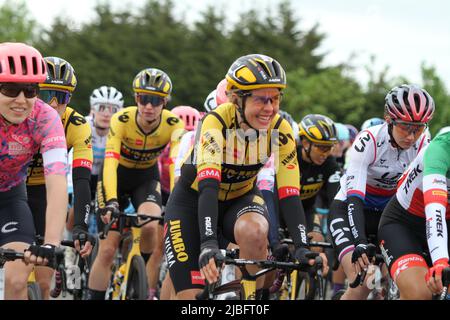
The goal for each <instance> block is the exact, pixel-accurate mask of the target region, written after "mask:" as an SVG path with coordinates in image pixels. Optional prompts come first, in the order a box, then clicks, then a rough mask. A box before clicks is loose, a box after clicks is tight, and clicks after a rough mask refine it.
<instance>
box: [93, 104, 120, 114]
mask: <svg viewBox="0 0 450 320" xmlns="http://www.w3.org/2000/svg"><path fill="white" fill-rule="evenodd" d="M120 109H121V108H119V107H118V106H116V105H112V104H96V105H95V106H94V110H95V111H96V112H105V111H106V112H109V113H116V112H117V111H119V110H120Z"/></svg>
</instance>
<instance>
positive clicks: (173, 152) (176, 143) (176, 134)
mask: <svg viewBox="0 0 450 320" xmlns="http://www.w3.org/2000/svg"><path fill="white" fill-rule="evenodd" d="M185 132H186V131H185V130H184V124H183V122H182V121H181V120H180V121H179V122H178V123H176V124H175V126H174V129H173V131H172V135H171V137H170V153H169V158H170V164H169V177H170V191H172V189H173V187H174V186H175V161H176V158H177V155H178V152H179V149H180V141H181V138H182V137H183V134H184V133H185Z"/></svg>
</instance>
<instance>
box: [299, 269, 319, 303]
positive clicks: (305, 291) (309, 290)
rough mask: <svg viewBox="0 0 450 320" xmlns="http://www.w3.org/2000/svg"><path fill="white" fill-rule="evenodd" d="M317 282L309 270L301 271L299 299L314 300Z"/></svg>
mask: <svg viewBox="0 0 450 320" xmlns="http://www.w3.org/2000/svg"><path fill="white" fill-rule="evenodd" d="M316 289H317V283H316V280H315V279H314V278H311V277H310V276H309V274H308V273H307V272H299V273H298V280H297V290H298V291H297V294H296V297H297V300H314V298H315V297H316Z"/></svg>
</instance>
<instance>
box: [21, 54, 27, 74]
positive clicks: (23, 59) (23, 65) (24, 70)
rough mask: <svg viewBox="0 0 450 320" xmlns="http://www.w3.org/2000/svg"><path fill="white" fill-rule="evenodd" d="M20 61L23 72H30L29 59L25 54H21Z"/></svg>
mask: <svg viewBox="0 0 450 320" xmlns="http://www.w3.org/2000/svg"><path fill="white" fill-rule="evenodd" d="M20 63H21V64H22V74H23V75H26V74H28V70H27V59H26V58H25V56H20Z"/></svg>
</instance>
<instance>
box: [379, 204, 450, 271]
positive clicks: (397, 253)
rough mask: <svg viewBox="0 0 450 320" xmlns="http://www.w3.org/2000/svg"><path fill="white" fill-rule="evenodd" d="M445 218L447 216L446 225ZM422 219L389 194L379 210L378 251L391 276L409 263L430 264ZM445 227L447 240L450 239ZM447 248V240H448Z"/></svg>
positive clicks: (408, 266)
mask: <svg viewBox="0 0 450 320" xmlns="http://www.w3.org/2000/svg"><path fill="white" fill-rule="evenodd" d="M448 223H449V220H447V225H448ZM425 228H426V226H425V219H424V218H421V217H418V216H414V215H412V214H410V213H409V212H408V211H407V210H405V209H404V208H403V207H402V206H401V205H400V203H399V202H398V200H397V197H393V198H392V199H391V200H390V201H389V203H388V205H387V206H386V208H385V209H384V211H383V215H382V217H381V220H380V227H379V230H378V239H379V240H380V248H381V253H382V254H383V257H384V261H385V262H386V264H387V266H388V268H389V273H390V274H391V277H392V279H394V280H396V278H397V276H398V275H399V274H400V272H402V271H404V270H406V269H408V268H411V267H424V268H428V267H431V266H432V265H433V264H432V261H431V257H430V255H429V250H428V243H427V238H426V231H425ZM448 230H449V229H447V241H450V237H449V235H448ZM448 246H449V248H450V243H449V244H448Z"/></svg>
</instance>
